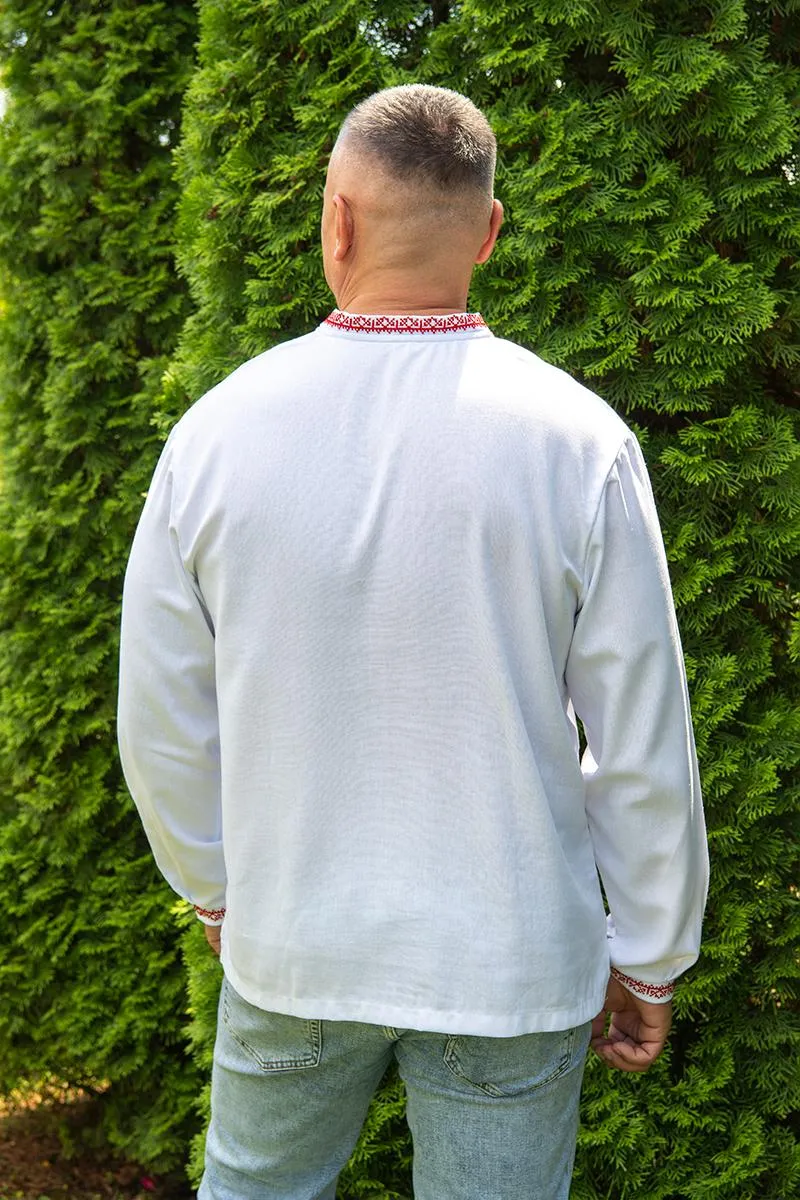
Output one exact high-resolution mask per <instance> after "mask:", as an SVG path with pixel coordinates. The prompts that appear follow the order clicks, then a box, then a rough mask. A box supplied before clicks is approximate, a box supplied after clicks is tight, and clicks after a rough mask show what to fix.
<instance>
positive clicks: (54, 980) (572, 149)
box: [0, 0, 800, 1200]
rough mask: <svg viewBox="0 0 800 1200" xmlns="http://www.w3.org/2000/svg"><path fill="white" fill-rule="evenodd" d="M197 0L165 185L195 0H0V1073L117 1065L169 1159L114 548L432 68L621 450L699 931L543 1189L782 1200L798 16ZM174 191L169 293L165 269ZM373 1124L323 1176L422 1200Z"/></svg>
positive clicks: (143, 1123) (792, 1030)
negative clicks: (479, 126)
mask: <svg viewBox="0 0 800 1200" xmlns="http://www.w3.org/2000/svg"><path fill="white" fill-rule="evenodd" d="M198 7H199V18H200V40H199V44H198V63H197V69H196V71H195V73H194V74H193V76H192V78H191V81H190V82H189V84H188V89H187V90H186V91H185V106H184V109H183V132H182V136H181V141H180V145H179V150H178V152H177V155H176V181H175V182H172V180H171V178H170V174H169V166H168V154H167V150H166V148H165V147H161V143H160V141H159V138H158V133H157V132H156V131H158V130H160V131H161V133H162V134H166V133H167V132H169V133H171V134H173V135H174V130H175V123H176V121H177V117H176V115H175V112H176V107H177V104H178V102H179V97H180V94H181V92H182V91H183V90H184V88H185V85H186V82H187V78H188V76H187V71H188V65H189V52H190V48H191V39H192V37H193V36H194V34H193V30H192V20H193V14H192V12H191V10H189V9H188V8H186V9H184V8H183V7H182V6H177V7H176V6H174V5H170V6H168V11H167V6H164V5H161V4H149V3H148V4H136V5H134V4H121V3H108V4H105V5H81V4H78V3H74V4H63V5H58V4H55V5H54V6H53V9H52V11H53V13H54V14H55V15H54V17H53V18H49V17H48V18H47V19H45V17H44V16H43V13H42V10H41V9H40V8H39V7H38V6H35V5H33V4H32V3H31V4H22V3H19V2H18V0H12V2H11V3H9V4H7V5H6V7H5V11H4V16H3V21H4V23H5V24H4V29H5V34H4V43H5V45H6V63H7V66H6V71H7V73H8V79H9V86H10V88H11V92H12V97H13V98H14V103H13V107H12V115H11V118H10V119H7V121H6V122H5V123H4V124H3V126H2V127H1V128H0V136H1V137H2V143H1V144H0V154H1V155H2V160H3V162H4V164H7V165H4V167H3V170H2V172H0V261H2V262H3V263H4V264H5V266H4V269H3V276H2V293H3V296H4V298H5V300H6V302H7V305H8V314H7V316H6V318H5V320H4V321H3V323H2V326H1V327H0V328H1V329H2V332H1V333H0V337H2V350H0V364H2V365H1V366H0V371H1V372H2V382H1V383H0V388H1V389H2V392H0V396H1V397H2V401H1V403H2V410H1V411H2V418H1V419H2V432H3V445H4V449H3V460H2V461H3V465H2V472H3V474H4V475H5V494H4V496H3V515H2V534H1V535H0V581H1V582H0V609H1V612H0V619H1V629H2V632H1V633H0V686H1V687H2V708H1V709H0V778H2V780H3V787H2V792H1V793H0V794H1V795H2V799H0V807H1V808H2V813H3V818H4V820H3V822H2V824H1V825H0V895H2V897H3V903H4V905H5V906H6V908H7V910H8V911H9V913H10V915H11V922H12V927H13V930H14V932H13V937H12V942H11V945H10V947H9V948H8V950H7V953H6V955H5V956H4V959H3V960H2V961H0V989H2V991H3V994H4V995H9V996H10V995H12V994H13V995H14V996H15V999H17V997H18V999H17V1004H16V1007H15V1009H14V1010H13V1011H12V1010H10V1009H9V1007H8V1006H6V1008H5V1010H4V1011H3V1012H2V1014H0V1064H2V1066H0V1086H9V1085H10V1084H11V1083H12V1082H15V1081H16V1080H17V1078H19V1077H20V1076H22V1075H31V1074H35V1073H36V1072H43V1071H45V1070H52V1069H54V1067H55V1066H56V1064H60V1066H61V1068H62V1074H63V1073H64V1072H66V1073H67V1074H68V1075H69V1077H70V1078H74V1079H76V1080H79V1079H87V1078H113V1079H114V1086H113V1087H112V1089H111V1092H110V1095H111V1096H112V1097H114V1096H115V1095H116V1097H117V1100H116V1101H115V1103H116V1105H117V1107H116V1109H115V1110H114V1111H115V1113H116V1115H115V1117H114V1119H113V1121H110V1122H109V1124H108V1129H109V1130H110V1131H111V1133H112V1135H113V1136H114V1137H115V1138H116V1139H117V1141H118V1142H120V1143H122V1144H126V1145H128V1146H133V1145H136V1146H138V1147H139V1148H140V1152H141V1153H144V1152H145V1151H148V1153H149V1150H148V1148H152V1151H153V1153H155V1152H156V1151H157V1152H158V1153H159V1154H161V1155H162V1156H166V1157H168V1155H169V1150H170V1149H173V1150H174V1149H175V1148H176V1147H177V1144H178V1142H179V1141H181V1139H186V1138H187V1137H188V1133H189V1131H190V1128H191V1120H190V1119H188V1120H187V1118H188V1114H189V1107H190V1104H191V1101H192V1097H193V1095H194V1093H195V1092H196V1091H198V1090H199V1082H200V1081H201V1080H202V1079H203V1078H204V1077H207V1068H208V1062H209V1056H210V1052H211V1045H212V1040H213V1027H214V1010H215V1001H216V992H217V988H218V982H219V968H218V964H217V963H216V962H215V960H213V959H212V958H211V957H210V953H209V951H208V950H207V948H206V946H205V943H204V940H203V938H202V931H201V930H200V929H199V928H198V927H197V926H196V925H195V924H193V923H192V921H190V919H189V915H188V914H186V913H184V914H183V916H182V917H181V918H180V920H179V922H178V925H177V926H174V925H173V928H172V929H170V927H169V924H168V922H169V917H168V909H169V907H170V899H169V897H168V895H167V894H166V892H165V889H164V888H163V886H162V885H160V884H158V883H156V882H155V876H154V872H153V868H152V866H151V864H150V862H149V858H148V856H147V853H146V850H145V848H144V846H143V843H142V839H141V836H140V835H139V834H138V831H137V830H136V828H135V821H134V820H133V819H132V813H131V809H130V806H129V805H128V806H126V805H125V802H124V800H123V799H122V798H121V796H120V791H119V776H118V771H117V767H116V765H115V761H116V760H115V753H114V748H113V740H112V735H111V717H112V711H113V671H114V663H113V656H114V638H115V621H116V606H117V600H118V592H119V580H120V576H121V572H122V569H123V566H124V559H125V555H126V553H127V543H128V539H129V536H130V531H131V528H132V525H133V522H134V521H135V517H136V514H137V512H138V509H139V506H140V503H141V500H140V494H141V492H142V491H143V490H144V488H145V486H146V480H147V477H148V476H149V473H150V472H151V470H152V467H153V465H154V462H155V458H156V455H157V451H158V444H159V440H160V438H161V437H163V435H164V434H165V433H166V430H167V429H168V427H169V426H170V425H171V423H172V422H173V421H174V420H175V419H176V417H177V416H178V415H179V414H180V413H181V412H182V411H184V409H185V408H186V407H187V406H188V405H189V404H190V403H191V402H192V401H193V400H195V399H197V398H198V397H199V395H201V394H202V392H204V391H205V390H207V388H208V387H210V386H211V385H212V384H214V383H216V382H217V381H218V380H219V379H220V378H222V377H223V376H224V375H225V374H226V373H227V372H228V371H230V370H231V369H232V368H233V367H235V366H236V365H238V364H239V363H240V362H242V361H243V360H244V359H246V358H248V357H251V356H253V355H254V354H256V353H258V352H260V351H261V350H263V349H265V348H266V347H268V346H269V345H272V344H274V343H275V342H278V341H281V340H283V339H285V338H287V337H291V336H295V335H297V334H299V333H303V332H305V331H307V330H308V329H310V328H312V327H313V326H314V325H315V324H316V323H317V322H318V321H319V320H320V319H321V318H322V317H323V316H324V315H325V313H326V312H327V311H328V310H329V309H330V307H332V299H331V297H330V296H329V295H328V293H327V289H326V287H325V284H324V281H323V277H322V271H321V262H320V256H319V251H318V245H317V243H318V224H319V211H320V201H321V191H322V184H323V178H324V169H325V163H326V158H327V155H328V153H329V151H330V148H331V146H332V144H333V139H334V137H335V134H336V131H337V129H338V127H339V124H340V122H341V120H342V118H343V117H344V115H345V113H346V112H347V110H348V109H349V108H350V107H351V106H352V105H353V104H354V103H356V102H357V101H358V100H360V99H361V98H363V97H364V96H365V95H367V94H368V93H369V92H371V91H373V90H375V89H376V88H379V87H382V86H386V85H389V84H393V83H400V82H406V81H410V80H421V81H425V82H431V83H436V84H444V85H447V86H452V87H456V88H458V89H459V90H462V91H464V92H466V93H467V94H468V95H470V96H471V97H472V98H473V99H474V100H475V101H476V102H477V103H478V104H480V105H481V106H482V107H483V108H484V109H485V110H486V111H487V113H488V115H489V116H490V119H491V120H492V122H493V124H494V126H495V129H496V130H497V133H498V139H499V143H500V169H499V172H498V183H497V191H498V194H499V196H500V197H501V199H502V200H503V201H504V203H505V205H506V211H507V221H506V225H505V228H504V231H503V234H502V235H501V239H500V242H499V244H498V248H497V252H496V254H495V256H494V257H493V259H492V260H491V262H490V263H489V264H488V265H487V266H486V267H485V268H482V269H480V270H479V272H478V274H477V275H476V279H475V284H474V288H473V292H472V304H473V306H474V307H476V308H480V309H481V310H482V311H483V312H484V314H485V316H486V317H487V319H488V320H489V322H490V324H491V325H492V327H493V329H494V331H495V332H496V333H497V334H499V335H501V336H506V337H510V338H513V339H515V340H517V341H519V342H521V343H523V344H525V345H527V346H529V347H530V348H531V349H533V350H534V351H535V352H536V353H538V354H540V355H541V356H542V357H543V358H545V359H547V360H549V361H551V362H554V363H557V364H558V365H559V366H563V367H564V368H565V369H567V370H568V371H570V372H571V373H572V374H574V375H576V376H577V377H578V378H579V379H581V380H583V381H584V382H585V383H586V384H587V385H588V386H589V387H591V388H592V389H593V390H595V391H597V392H599V393H600V394H601V395H602V396H604V397H605V398H606V399H608V400H609V401H610V403H612V404H613V405H614V406H615V407H616V408H617V409H618V410H619V411H620V412H621V413H622V414H623V416H624V417H625V418H626V420H628V421H629V423H631V424H632V425H633V426H634V427H635V429H636V430H637V432H638V433H639V435H640V437H641V440H642V444H643V446H644V449H645V453H646V455H647V458H648V462H649V465H650V469H651V474H652V478H653V485H654V488H655V490H656V494H657V499H658V502H659V509H660V512H661V515H662V521H663V525H664V530H665V538H666V542H667V547H668V555H669V561H670V568H671V573H672V578H673V584H674V588H675V595H676V601H677V604H678V610H679V619H680V624H681V629H682V632H683V638H684V645H685V649H686V654H687V664H688V670H689V675H690V685H691V690H692V698H693V707H694V714H695V721H696V732H697V740H698V747H699V750H700V756H701V763H702V773H703V783H704V791H705V797H706V805H707V813H708V824H709V833H710V840H711V851H712V892H711V898H710V903H709V912H708V920H707V929H706V940H705V945H704V951H703V956H702V959H701V962H700V963H699V964H698V966H697V967H696V968H694V969H693V970H692V972H691V973H690V975H689V976H688V977H687V979H686V980H685V981H684V982H683V984H682V985H681V987H680V990H679V992H678V995H677V1000H676V1011H677V1023H676V1029H675V1033H674V1036H673V1038H672V1040H671V1044H670V1048H669V1050H668V1052H667V1053H666V1054H665V1055H664V1057H663V1059H662V1060H661V1061H660V1062H659V1063H658V1064H657V1065H656V1067H655V1068H654V1069H653V1070H652V1071H651V1072H650V1073H648V1074H647V1075H645V1076H642V1077H638V1076H637V1077H629V1076H624V1077H623V1076H620V1075H610V1074H608V1073H606V1071H605V1069H604V1068H603V1067H602V1066H601V1065H600V1064H599V1063H595V1062H592V1063H590V1066H589V1069H588V1071H587V1077H586V1086H585V1094H584V1105H583V1128H582V1132H581V1137H580V1144H579V1153H578V1161H577V1165H576V1175H575V1184H574V1188H573V1197H574V1200H627V1198H634V1197H635V1198H636V1200H684V1198H686V1200H750V1198H752V1200H788V1198H789V1197H790V1196H792V1195H794V1194H797V1192H798V1188H800V1151H799V1150H798V1139H797V1112H798V1107H800V1106H799V1105H798V1096H799V1095H800V1070H798V1066H799V1064H800V1055H799V1054H798V1042H799V1041H800V1016H799V1013H798V1009H799V1008H800V1005H798V945H799V944H800V936H799V935H800V920H799V919H798V903H797V901H798V891H797V888H798V857H800V855H799V854H798V845H800V842H799V841H798V824H799V822H798V809H799V808H800V805H798V770H797V768H798V758H800V738H798V726H799V725H800V719H799V718H798V712H800V706H798V698H799V697H798V693H799V692H800V687H798V670H797V661H798V657H800V633H798V625H797V592H798V578H797V562H798V547H799V544H800V516H799V514H800V467H799V466H798V452H797V437H796V434H797V426H796V419H795V418H796V403H797V396H798V393H799V392H800V386H799V379H798V377H799V376H800V368H799V367H798V364H799V363H800V346H799V345H798V325H799V324H800V301H799V300H798V288H797V284H798V266H797V261H798V246H799V245H800V205H799V204H798V196H799V195H800V193H799V192H798V186H800V184H799V183H798V176H799V175H800V164H799V163H798V153H797V146H798V131H799V130H798V127H799V126H800V113H799V111H798V110H799V109H800V49H799V48H800V6H798V4H797V0H784V3H782V4H769V3H760V2H756V0H709V3H706V4H704V5H702V6H701V5H698V4H696V3H691V2H689V0H620V2H617V0H528V3H526V4H525V5H522V4H518V3H514V4H512V3H510V2H508V0H506V2H505V3H503V2H499V3H498V2H494V3H488V2H487V0H463V3H452V4H449V5H448V3H446V2H445V0H435V2H434V3H432V4H430V5H427V6H426V5H423V4H414V3H400V4H389V3H388V2H382V3H378V2H377V0H343V2H342V3H337V4H335V5H333V4H330V3H324V2H322V0H304V2H302V3H297V4H278V3H276V2H274V0H270V2H268V3H262V2H261V0H200V3H199V6H198ZM20 29H24V30H25V31H26V32H27V33H28V40H27V42H26V43H25V44H24V45H21V44H20V39H19V38H17V39H16V42H15V39H14V36H13V35H14V33H15V32H16V31H18V30H20ZM99 31H102V36H103V37H104V38H106V48H105V50H104V53H103V54H100V55H98V54H97V53H96V43H97V40H98V37H99V36H100V33H99ZM123 47H124V48H123ZM117 51H118V53H117ZM148 56H149V57H148ZM145 60H146V66H144V65H143V64H144V62H145ZM87 62H91V63H92V64H93V65H92V67H91V70H90V69H89V67H88V66H87ZM114 64H117V67H116V70H114V69H112V68H113V66H114ZM101 117H102V119H101ZM159 122H172V125H170V124H161V125H160V124H159ZM176 183H177V185H178V186H180V188H181V189H182V199H181V204H180V210H179V213H178V224H177V261H178V268H179V272H180V275H181V276H182V277H183V279H185V281H186V283H187V285H188V290H189V293H190V296H191V299H192V301H193V308H192V310H191V315H189V313H190V308H189V306H188V305H187V301H186V297H185V294H184V290H183V288H182V287H180V286H176V283H175V281H174V278H173V277H172V275H171V271H170V262H169V254H170V248H171V246H172V241H173V237H174V230H173V225H172V204H173V197H174V195H175V186H176ZM179 326H182V332H181V333H180V339H179V341H178V342H177V345H176V339H177V337H178V330H179ZM168 358H169V364H168V368H167V370H166V372H164V367H165V366H166V365H167V359H168ZM162 373H163V380H164V382H163V385H162V386H161V388H160V389H159V386H158V380H159V378H160V377H161V376H162ZM151 414H152V415H153V418H154V419H155V420H156V421H157V427H158V430H159V434H158V436H155V435H154V432H153V430H152V428H151V425H150V418H151ZM793 631H794V633H793ZM20 880H22V883H23V886H22V888H21V887H20ZM187 924H188V926H189V927H188V928H186V926H187ZM176 937H179V938H181V939H182V944H183V950H184V954H185V959H186V962H187V963H188V966H189V981H190V1007H191V1013H192V1031H193V1039H194V1046H195V1051H196V1053H195V1066H194V1068H192V1067H190V1065H189V1064H188V1063H186V1062H184V1060H183V1048H182V1044H181V1037H182V1028H181V1013H182V1008H183V1003H184V1001H183V996H182V976H181V973H180V972H179V971H178V970H177V951H176ZM68 1030H69V1032H70V1033H72V1032H73V1031H74V1032H75V1037H74V1039H73V1040H69V1039H67V1037H66V1033H67V1031H68ZM156 1078H158V1079H159V1080H160V1081H162V1083H163V1086H162V1088H161V1089H159V1090H156V1089H155V1088H154V1081H155V1079H156ZM137 1089H138V1090H137ZM133 1091H137V1095H136V1103H135V1105H134V1104H133V1103H132V1100H131V1096H132V1093H133ZM206 1101H207V1096H206ZM126 1105H127V1107H126ZM400 1111H401V1104H400V1098H399V1091H398V1087H397V1083H396V1081H394V1080H388V1081H387V1082H386V1083H385V1085H384V1087H383V1088H382V1090H381V1093H380V1096H379V1098H378V1100H377V1101H376V1103H375V1105H374V1106H373V1109H372V1112H371V1115H370V1122H369V1126H368V1129H367V1131H366V1132H365V1137H364V1139H363V1140H362V1143H361V1144H360V1147H359V1150H358V1152H357V1155H356V1156H355V1157H354V1160H353V1162H352V1163H351V1164H350V1167H349V1168H348V1170H347V1172H346V1175H345V1177H344V1178H343V1181H342V1188H341V1191H342V1194H343V1195H344V1196H346V1197H357V1196H367V1195H373V1196H376V1197H378V1196H381V1197H392V1196H403V1195H408V1194H410V1184H409V1181H408V1143H407V1137H406V1135H405V1131H404V1128H403V1123H402V1120H401V1118H400V1116H399V1113H400ZM115 1122H116V1124H115ZM168 1126H169V1127H170V1131H171V1132H169V1133H168V1132H167V1129H168ZM200 1147H201V1140H195V1151H194V1167H193V1171H194V1174H195V1177H196V1176H197V1171H198V1170H199V1157H198V1151H199V1149H200ZM165 1161H166V1159H165Z"/></svg>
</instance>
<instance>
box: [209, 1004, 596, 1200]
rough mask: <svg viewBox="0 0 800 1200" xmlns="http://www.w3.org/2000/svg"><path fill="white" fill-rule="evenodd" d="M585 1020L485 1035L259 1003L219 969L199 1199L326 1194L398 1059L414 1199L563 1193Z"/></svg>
mask: <svg viewBox="0 0 800 1200" xmlns="http://www.w3.org/2000/svg"><path fill="white" fill-rule="evenodd" d="M589 1030H590V1026H589V1024H586V1025H581V1026H579V1027H578V1028H576V1029H568V1030H564V1031H561V1032H558V1033H530V1034H524V1035H522V1036H521V1037H510V1038H488V1037H470V1036H466V1035H455V1036H453V1035H447V1034H442V1033H421V1032H418V1031H416V1030H410V1029H406V1030H404V1029H392V1028H389V1027H386V1026H378V1025H365V1024H359V1023H356V1022H349V1021H309V1020H304V1019H302V1018H300V1017H291V1016H285V1015H282V1014H279V1013H271V1012H264V1011H263V1010H262V1009H259V1008H256V1007H254V1006H253V1005H251V1004H249V1003H248V1002H247V1001H246V1000H244V999H243V998H242V997H241V996H239V995H238V993H237V992H236V991H235V990H234V988H233V987H232V986H231V984H230V983H229V982H228V981H227V980H225V981H224V982H223V985H222V992H221V994H220V1006H219V1021H218V1029H217V1041H216V1046H215V1050H214V1069H213V1076H212V1089H211V1125H210V1127H209V1133H208V1140H207V1144H206V1170H205V1175H204V1177H203V1182H202V1184H201V1186H200V1191H199V1193H198V1200H279V1198H280V1200H334V1198H335V1195H336V1179H337V1176H338V1174H339V1172H340V1171H341V1169H342V1167H343V1166H344V1165H345V1163H346V1162H347V1159H348V1158H349V1156H350V1154H351V1152H352V1150H353V1147H354V1146H355V1144H356V1141H357V1139H358V1135H359V1132H360V1130H361V1126H362V1123H363V1121H364V1117H365V1115H366V1112H367V1108H368V1106H369V1102H370V1099H371V1097H372V1095H373V1093H374V1091H375V1089H376V1087H377V1086H378V1084H379V1082H380V1080H381V1077H382V1076H383V1073H384V1071H385V1070H386V1068H387V1066H388V1065H389V1063H390V1062H391V1059H392V1055H395V1056H396V1058H397V1063H398V1069H399V1071H400V1074H401V1075H402V1077H403V1079H404V1081H405V1084H406V1089H407V1092H408V1123H409V1126H410V1129H411V1133H412V1137H413V1141H414V1196H415V1197H416V1200H521V1198H522V1197H524V1198H525V1200H567V1197H568V1195H569V1184H570V1177H571V1174H572V1165H573V1159H574V1154H575V1140H576V1136H577V1128H578V1102H579V1097H580V1088H581V1080H582V1077H583V1067H584V1063H585V1059H586V1051H587V1048H588V1044H589Z"/></svg>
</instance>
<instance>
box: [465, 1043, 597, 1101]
mask: <svg viewBox="0 0 800 1200" xmlns="http://www.w3.org/2000/svg"><path fill="white" fill-rule="evenodd" d="M586 1028H588V1026H586V1027H584V1026H580V1027H578V1028H577V1029H562V1030H559V1031H557V1032H555V1033H526V1034H523V1035H522V1036H520V1037H511V1038H488V1037H468V1036H465V1035H456V1036H452V1037H448V1038H447V1040H446V1042H445V1048H444V1062H445V1065H446V1066H447V1067H448V1068H449V1070H450V1071H451V1073H452V1074H453V1075H454V1076H455V1078H456V1079H458V1080H459V1082H460V1083H461V1084H467V1085H468V1086H469V1087H470V1088H471V1089H476V1090H477V1091H479V1092H483V1093H484V1095H486V1096H494V1097H503V1096H521V1095H524V1094H525V1093H528V1092H535V1091H537V1090H538V1089H539V1088H542V1087H544V1086H545V1085H546V1084H548V1083H552V1082H553V1080H555V1079H558V1078H560V1077H561V1076H562V1075H566V1074H567V1072H568V1071H570V1070H571V1069H572V1067H573V1066H574V1065H576V1063H577V1060H578V1058H579V1054H577V1053H576V1050H577V1051H580V1050H581V1049H583V1050H585V1048H586V1046H585V1043H586V1041H587V1039H586V1038H584V1037H582V1036H579V1035H581V1034H583V1033H584V1032H585V1030H586Z"/></svg>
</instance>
